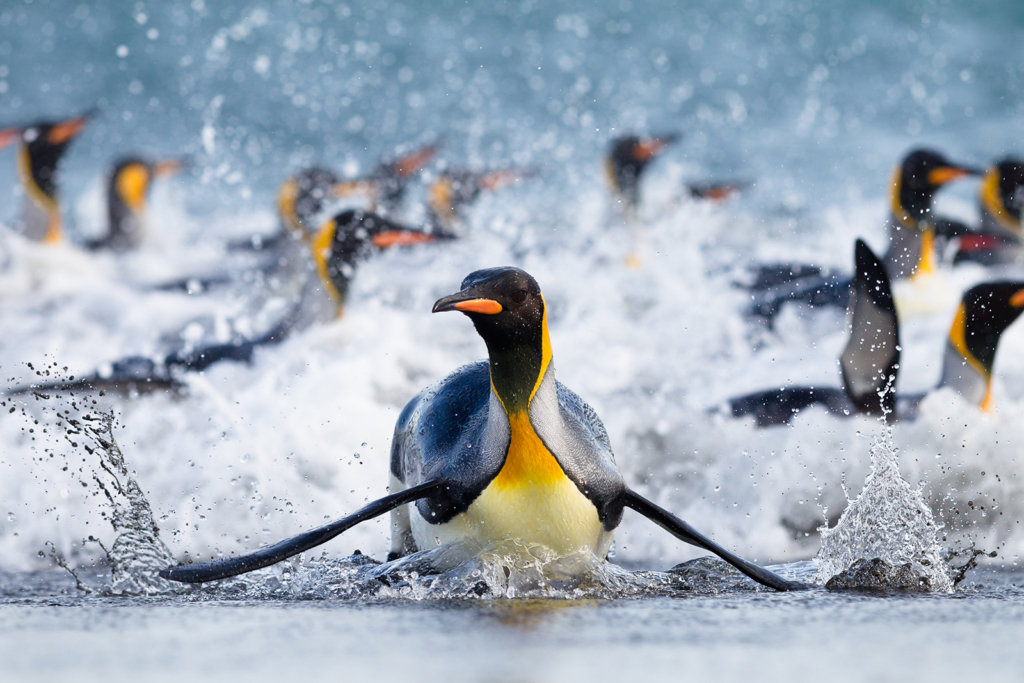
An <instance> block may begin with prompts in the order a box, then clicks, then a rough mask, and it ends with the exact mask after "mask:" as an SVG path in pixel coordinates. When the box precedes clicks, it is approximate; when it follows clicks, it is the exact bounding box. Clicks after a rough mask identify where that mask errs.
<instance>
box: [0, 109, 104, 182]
mask: <svg viewBox="0 0 1024 683" xmlns="http://www.w3.org/2000/svg"><path fill="white" fill-rule="evenodd" d="M92 114H93V112H92V111H89V112H86V113H85V114H82V115H81V116H76V117H75V118H72V119H68V120H66V121H57V122H54V121H38V122H36V123H33V124H31V125H29V126H25V127H23V128H8V129H6V130H3V131H0V147H3V146H6V145H8V144H11V143H13V142H16V141H18V140H20V141H21V142H22V143H23V144H24V145H25V150H26V151H27V152H28V160H29V170H30V171H31V174H32V180H33V181H34V182H35V184H36V185H37V186H38V187H39V189H40V190H42V192H43V193H44V194H45V195H46V196H47V197H50V198H54V197H55V195H56V190H57V185H56V174H57V164H58V162H59V161H60V158H61V157H62V156H63V155H64V152H65V151H66V150H67V148H68V145H69V144H71V141H72V140H73V139H74V138H75V137H76V136H77V135H78V134H79V133H81V132H82V129H84V128H85V125H86V124H87V123H88V122H89V118H90V117H91V116H92Z"/></svg>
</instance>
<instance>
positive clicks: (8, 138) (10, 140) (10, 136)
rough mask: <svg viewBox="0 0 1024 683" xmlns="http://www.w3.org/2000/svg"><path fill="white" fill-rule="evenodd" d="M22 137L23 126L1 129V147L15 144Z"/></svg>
mask: <svg viewBox="0 0 1024 683" xmlns="http://www.w3.org/2000/svg"><path fill="white" fill-rule="evenodd" d="M20 139H21V128H6V129H4V130H0V149H3V148H4V147H7V146H8V145H13V144H14V143H15V142H17V141H18V140H20Z"/></svg>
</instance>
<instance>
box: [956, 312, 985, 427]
mask: <svg viewBox="0 0 1024 683" xmlns="http://www.w3.org/2000/svg"><path fill="white" fill-rule="evenodd" d="M949 343H950V344H952V345H953V348H954V349H956V351H957V353H959V354H960V356H961V358H963V359H964V362H966V363H967V364H968V365H969V366H971V368H973V369H974V371H975V372H977V373H978V374H979V375H981V376H982V377H983V378H984V379H985V398H984V399H983V400H982V402H981V409H982V410H984V411H986V412H991V410H992V408H993V402H992V376H991V374H990V373H989V371H988V370H987V369H986V368H985V366H984V365H982V364H981V361H979V360H978V359H977V358H975V357H974V354H973V353H971V350H970V349H969V348H967V307H966V306H964V304H962V303H961V304H960V307H959V308H958V309H956V316H955V317H954V318H953V326H952V327H951V328H950V330H949Z"/></svg>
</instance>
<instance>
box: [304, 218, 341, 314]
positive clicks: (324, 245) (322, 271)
mask: <svg viewBox="0 0 1024 683" xmlns="http://www.w3.org/2000/svg"><path fill="white" fill-rule="evenodd" d="M337 231H338V224H337V223H336V222H335V221H334V220H333V219H332V220H329V221H327V222H326V223H324V225H323V227H322V228H320V231H319V232H317V234H316V236H315V237H314V238H313V242H312V244H310V249H311V250H312V252H313V262H314V263H316V272H317V274H318V275H319V276H320V284H322V285H323V286H324V290H325V291H326V292H327V294H328V295H329V296H330V297H331V300H332V301H333V302H334V303H335V305H337V306H338V307H339V308H340V307H341V305H342V304H343V303H345V297H343V296H342V295H341V291H340V290H339V289H338V287H337V285H335V284H334V279H333V278H332V277H331V269H330V260H331V256H332V254H333V252H334V237H335V233H336V232H337Z"/></svg>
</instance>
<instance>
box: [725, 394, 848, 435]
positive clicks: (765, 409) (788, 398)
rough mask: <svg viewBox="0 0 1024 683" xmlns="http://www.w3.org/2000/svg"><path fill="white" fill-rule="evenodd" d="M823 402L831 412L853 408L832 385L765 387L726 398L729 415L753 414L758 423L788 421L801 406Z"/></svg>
mask: <svg viewBox="0 0 1024 683" xmlns="http://www.w3.org/2000/svg"><path fill="white" fill-rule="evenodd" d="M817 404H820V405H823V406H825V408H826V409H827V410H828V411H829V412H830V413H832V414H833V415H849V414H851V413H855V412H857V409H856V408H855V407H854V406H853V405H852V404H851V403H850V401H849V399H848V398H847V396H846V392H844V391H843V390H842V389H838V388H835V387H789V388H786V389H765V390H764V391H757V392H755V393H753V394H747V395H746V396H738V397H736V398H730V399H729V409H730V410H731V411H732V416H733V417H743V416H744V415H753V416H754V418H755V419H756V420H757V426H758V427H771V426H772V425H781V424H789V421H790V420H791V419H793V416H794V415H796V414H797V413H799V412H800V411H801V410H803V409H804V408H808V407H810V406H813V405H817Z"/></svg>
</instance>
